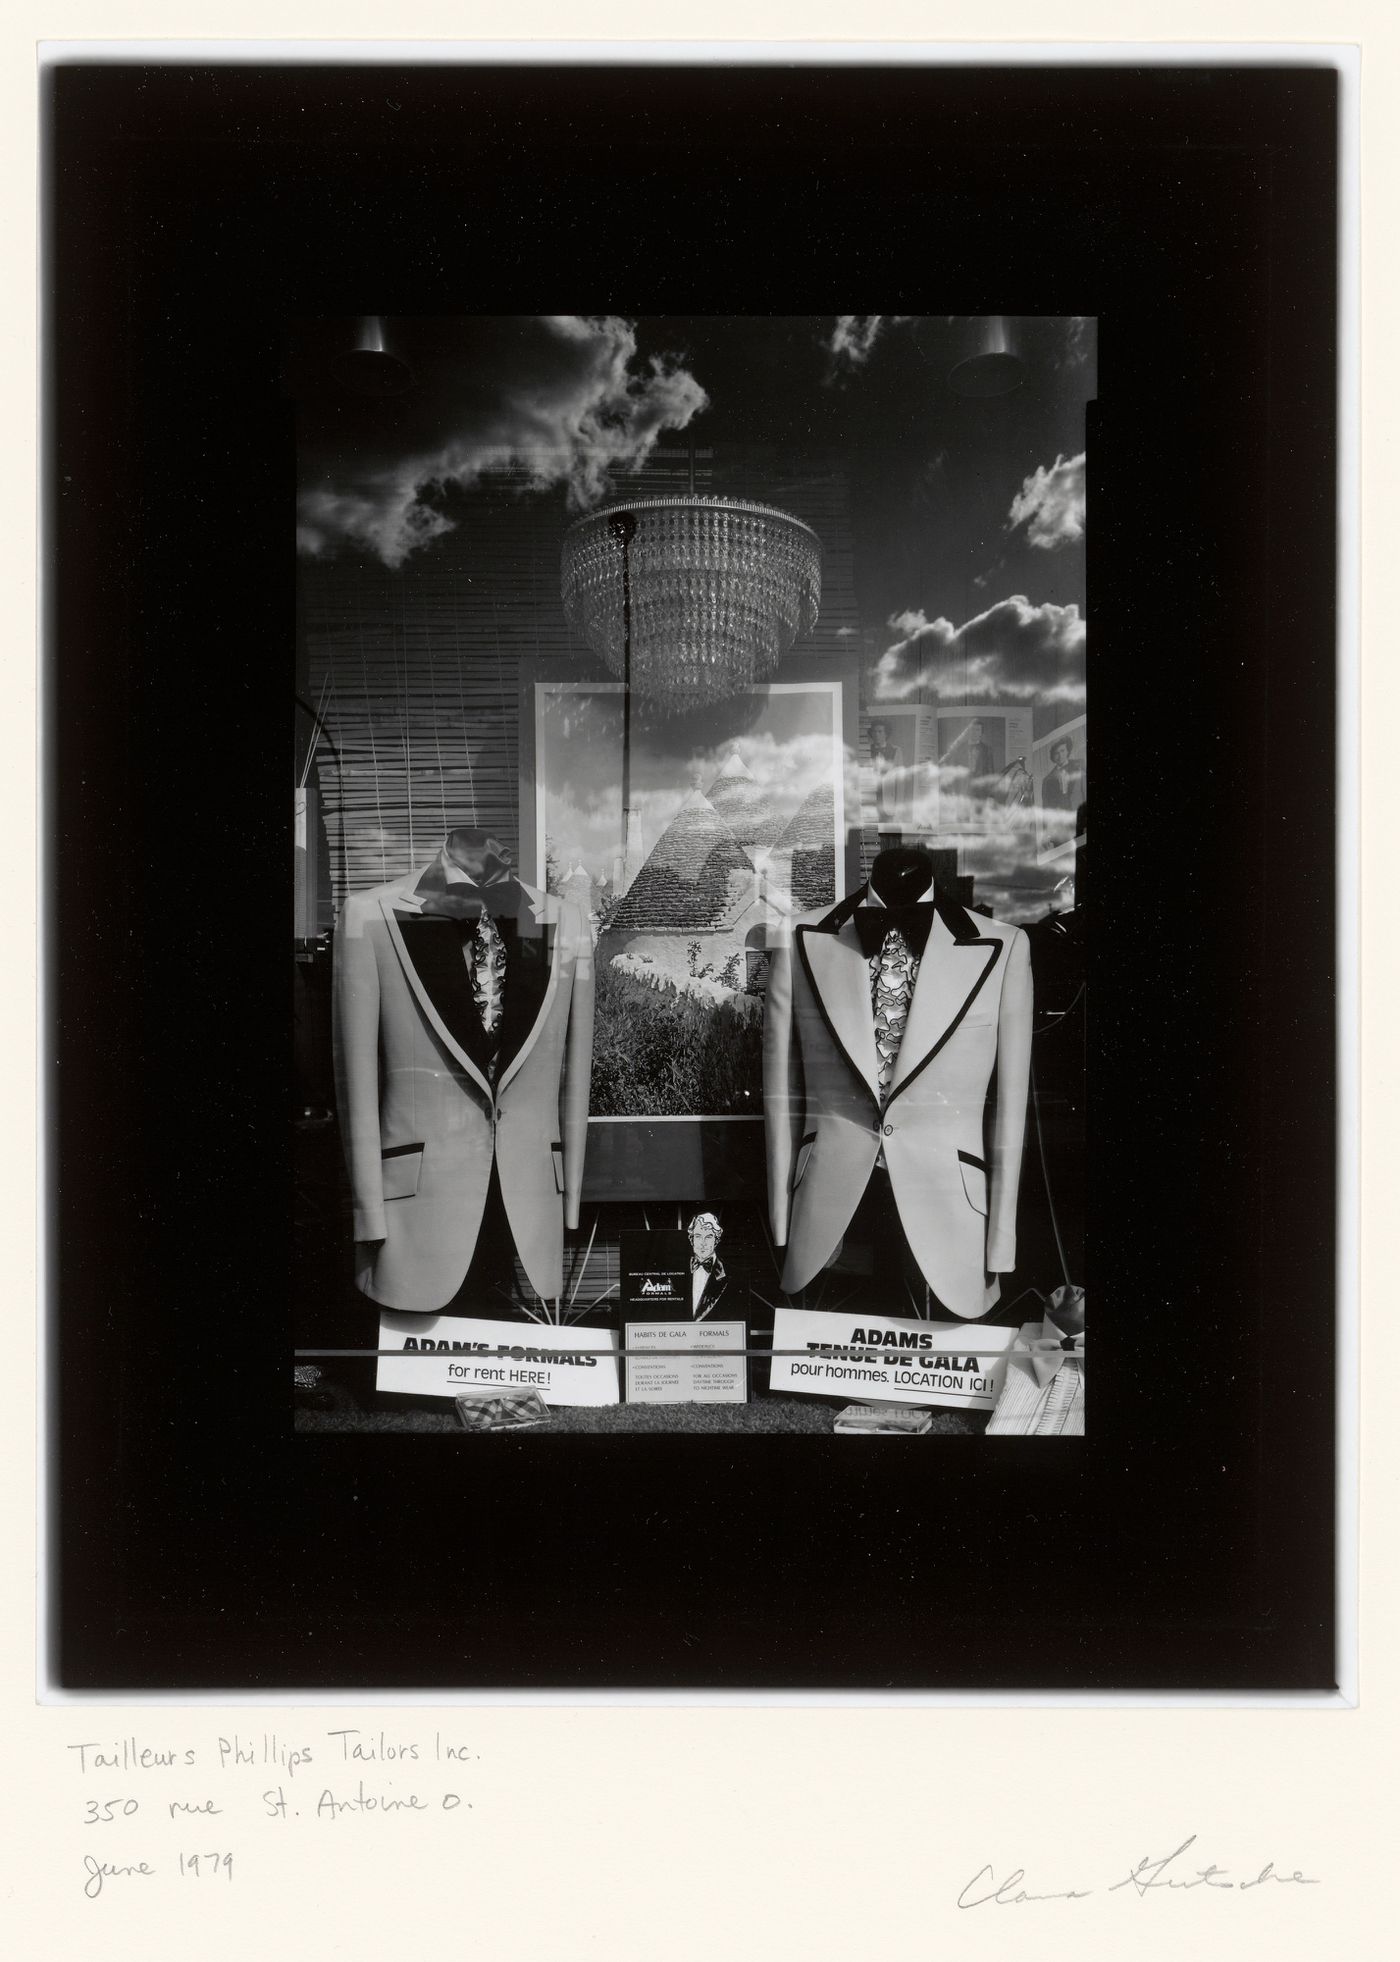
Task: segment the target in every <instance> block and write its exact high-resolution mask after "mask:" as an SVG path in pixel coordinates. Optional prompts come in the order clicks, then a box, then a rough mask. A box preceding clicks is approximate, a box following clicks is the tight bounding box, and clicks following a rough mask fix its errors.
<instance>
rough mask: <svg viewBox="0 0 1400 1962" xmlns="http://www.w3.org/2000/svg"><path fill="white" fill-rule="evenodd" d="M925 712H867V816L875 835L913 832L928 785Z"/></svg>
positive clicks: (895, 708) (903, 709) (897, 708)
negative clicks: (871, 821) (868, 713)
mask: <svg viewBox="0 0 1400 1962" xmlns="http://www.w3.org/2000/svg"><path fill="white" fill-rule="evenodd" d="M926 722H927V711H925V710H924V709H920V708H906V707H902V706H892V707H889V708H876V709H873V710H872V711H871V714H870V718H869V721H868V723H867V725H866V731H865V748H866V772H867V776H866V786H867V787H866V796H865V805H866V809H867V812H868V813H869V814H870V815H871V816H872V817H873V820H874V823H875V826H876V829H877V830H879V831H897V832H904V831H912V830H914V829H915V828H916V827H917V826H918V823H919V817H920V811H921V806H922V803H923V799H924V796H925V795H926V792H927V785H928V781H929V775H928V768H927V760H926V758H925V756H924V754H923V751H924V741H925V738H924V730H925V725H926Z"/></svg>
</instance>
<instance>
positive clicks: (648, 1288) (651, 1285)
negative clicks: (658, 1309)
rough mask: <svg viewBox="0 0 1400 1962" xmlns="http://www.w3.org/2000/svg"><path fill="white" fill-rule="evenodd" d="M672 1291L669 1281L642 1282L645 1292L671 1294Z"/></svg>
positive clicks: (643, 1291)
mask: <svg viewBox="0 0 1400 1962" xmlns="http://www.w3.org/2000/svg"><path fill="white" fill-rule="evenodd" d="M670 1292H671V1283H670V1282H669V1281H643V1282H642V1293H643V1294H669V1293H670Z"/></svg>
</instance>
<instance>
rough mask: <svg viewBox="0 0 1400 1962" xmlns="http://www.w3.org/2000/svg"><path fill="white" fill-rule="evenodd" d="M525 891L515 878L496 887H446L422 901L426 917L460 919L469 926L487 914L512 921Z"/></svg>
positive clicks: (493, 917)
mask: <svg viewBox="0 0 1400 1962" xmlns="http://www.w3.org/2000/svg"><path fill="white" fill-rule="evenodd" d="M524 898H525V894H524V892H523V890H522V889H521V887H520V885H519V884H518V883H517V882H516V880H514V879H509V880H503V881H502V883H501V884H500V885H498V886H448V887H447V889H446V891H444V892H430V893H428V894H427V895H426V897H425V898H424V900H423V912H424V913H425V914H426V915H427V917H428V918H429V919H438V920H462V921H465V922H467V924H469V925H471V926H475V924H476V922H477V921H478V920H479V919H480V918H481V916H482V914H483V913H489V914H490V915H491V918H492V919H493V920H513V919H515V918H516V916H517V915H518V914H519V912H520V908H521V904H522V902H523V901H524Z"/></svg>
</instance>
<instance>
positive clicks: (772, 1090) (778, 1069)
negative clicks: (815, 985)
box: [763, 930, 802, 1247]
mask: <svg viewBox="0 0 1400 1962" xmlns="http://www.w3.org/2000/svg"><path fill="white" fill-rule="evenodd" d="M796 1042H797V1030H796V1025H795V1023H794V1021H793V1014H792V938H791V934H790V932H788V931H786V930H785V931H784V933H783V936H782V938H781V939H780V940H779V941H778V943H777V945H776V946H775V947H774V949H773V958H772V963H771V965H770V967H769V970H768V990H767V995H766V997H765V1000H764V1006H763V1129H764V1138H765V1143H766V1146H767V1154H768V1218H769V1222H770V1224H771V1226H772V1228H773V1244H774V1245H775V1246H778V1247H785V1246H786V1245H787V1237H788V1218H789V1213H790V1211H791V1206H792V1167H793V1159H794V1156H795V1154H796V1150H797V1136H798V1133H799V1131H800V1129H801V1121H802V1095H801V1083H802V1074H801V1071H802V1065H801V1059H800V1057H799V1056H798V1055H797V1053H796Z"/></svg>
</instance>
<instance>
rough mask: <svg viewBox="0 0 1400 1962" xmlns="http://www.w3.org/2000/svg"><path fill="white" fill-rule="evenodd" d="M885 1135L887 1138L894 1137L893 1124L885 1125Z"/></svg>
mask: <svg viewBox="0 0 1400 1962" xmlns="http://www.w3.org/2000/svg"><path fill="white" fill-rule="evenodd" d="M885 1136H886V1137H887V1138H892V1137H893V1136H894V1126H893V1124H887V1125H886V1126H885Z"/></svg>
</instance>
